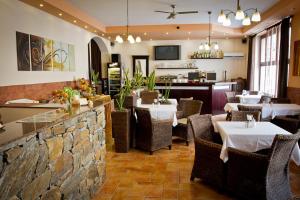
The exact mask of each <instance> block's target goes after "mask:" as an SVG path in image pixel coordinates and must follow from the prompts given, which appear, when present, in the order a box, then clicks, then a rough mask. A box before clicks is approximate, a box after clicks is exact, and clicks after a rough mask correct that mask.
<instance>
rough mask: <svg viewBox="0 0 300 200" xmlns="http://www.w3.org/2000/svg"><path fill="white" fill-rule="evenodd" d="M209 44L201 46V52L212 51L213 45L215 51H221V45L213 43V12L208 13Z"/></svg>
mask: <svg viewBox="0 0 300 200" xmlns="http://www.w3.org/2000/svg"><path fill="white" fill-rule="evenodd" d="M208 27H209V28H208V42H206V43H205V44H204V45H203V44H200V46H199V47H198V48H199V50H203V49H204V50H205V51H209V50H211V49H212V44H213V49H214V50H219V45H218V43H217V42H214V43H211V35H210V34H211V11H208Z"/></svg>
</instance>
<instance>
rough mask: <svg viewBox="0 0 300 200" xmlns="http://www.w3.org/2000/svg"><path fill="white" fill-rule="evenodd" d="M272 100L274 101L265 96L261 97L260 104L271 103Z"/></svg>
mask: <svg viewBox="0 0 300 200" xmlns="http://www.w3.org/2000/svg"><path fill="white" fill-rule="evenodd" d="M271 99H272V97H270V96H267V95H263V96H261V98H260V101H259V103H270V102H271Z"/></svg>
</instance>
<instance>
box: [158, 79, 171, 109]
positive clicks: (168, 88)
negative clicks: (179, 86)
mask: <svg viewBox="0 0 300 200" xmlns="http://www.w3.org/2000/svg"><path fill="white" fill-rule="evenodd" d="M171 85H172V83H169V84H168V83H167V82H166V89H165V90H164V92H163V95H162V99H161V101H160V103H162V104H171V102H170V101H169V97H170V91H171Z"/></svg>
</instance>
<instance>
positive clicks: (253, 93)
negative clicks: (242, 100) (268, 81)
mask: <svg viewBox="0 0 300 200" xmlns="http://www.w3.org/2000/svg"><path fill="white" fill-rule="evenodd" d="M249 94H250V95H258V91H249Z"/></svg>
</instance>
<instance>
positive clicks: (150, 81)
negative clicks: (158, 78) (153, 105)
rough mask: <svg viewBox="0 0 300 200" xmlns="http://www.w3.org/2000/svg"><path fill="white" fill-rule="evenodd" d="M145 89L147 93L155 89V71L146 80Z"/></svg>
mask: <svg viewBox="0 0 300 200" xmlns="http://www.w3.org/2000/svg"><path fill="white" fill-rule="evenodd" d="M147 88H148V90H149V91H154V88H155V71H154V70H153V71H152V72H151V74H150V75H149V76H148V78H147Z"/></svg>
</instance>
